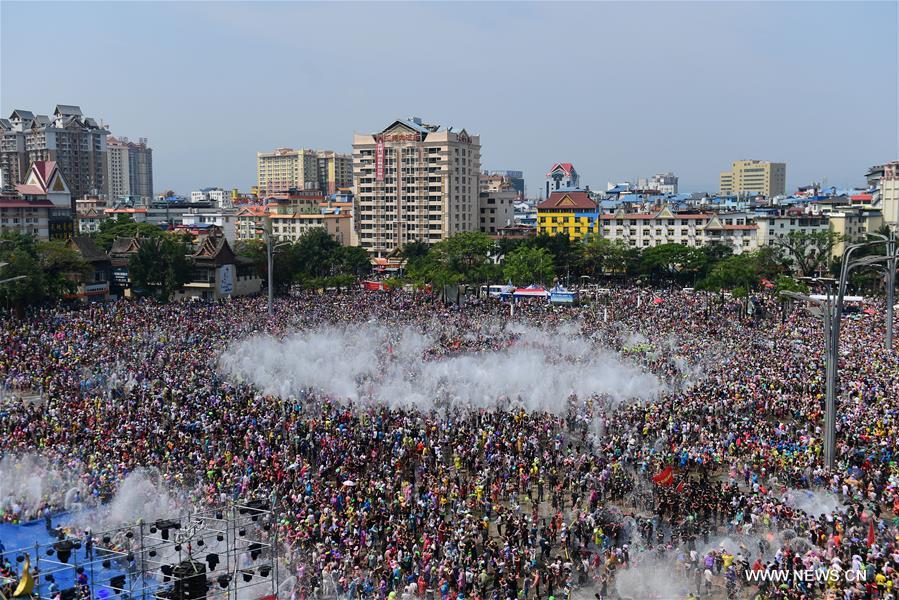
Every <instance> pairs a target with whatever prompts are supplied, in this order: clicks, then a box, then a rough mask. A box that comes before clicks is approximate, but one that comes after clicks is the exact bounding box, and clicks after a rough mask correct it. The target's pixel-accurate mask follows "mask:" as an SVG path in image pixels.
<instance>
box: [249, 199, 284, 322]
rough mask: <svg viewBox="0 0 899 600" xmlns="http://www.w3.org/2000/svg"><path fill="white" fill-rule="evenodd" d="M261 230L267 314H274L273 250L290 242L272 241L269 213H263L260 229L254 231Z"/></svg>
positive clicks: (271, 315) (270, 315)
mask: <svg viewBox="0 0 899 600" xmlns="http://www.w3.org/2000/svg"><path fill="white" fill-rule="evenodd" d="M260 231H261V233H262V235H263V237H264V239H265V258H266V263H267V266H268V316H269V317H273V316H275V306H274V299H275V279H274V277H275V261H274V255H275V251H276V250H277V249H278V248H280V247H282V246H287V245H289V244H290V242H286V241H284V242H273V240H272V217H271V215H268V214H267V215H265V216H264V217H263V221H262V229H261V230H260V229H257V230H256V232H257V233H259V232H260Z"/></svg>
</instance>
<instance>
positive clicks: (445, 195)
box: [353, 118, 481, 257]
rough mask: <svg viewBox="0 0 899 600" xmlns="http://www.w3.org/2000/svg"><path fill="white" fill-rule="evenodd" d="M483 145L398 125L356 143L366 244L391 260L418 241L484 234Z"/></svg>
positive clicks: (472, 138)
mask: <svg viewBox="0 0 899 600" xmlns="http://www.w3.org/2000/svg"><path fill="white" fill-rule="evenodd" d="M480 170H481V143H480V137H479V136H477V135H470V134H469V133H468V132H466V131H465V130H464V129H462V130H461V131H458V132H455V131H453V128H452V127H450V128H441V127H440V126H437V125H428V124H426V123H422V122H421V119H418V118H410V119H404V120H397V121H394V122H393V123H391V124H390V125H389V126H388V127H387V128H385V129H384V130H382V131H380V132H378V133H373V134H356V135H355V136H354V137H353V180H354V182H355V188H356V196H355V197H356V215H357V228H358V233H359V244H360V245H361V246H362V247H363V248H365V249H366V250H367V251H368V252H369V253H370V254H371V255H372V256H377V257H384V256H387V255H388V254H390V253H391V252H394V251H395V250H397V249H398V248H401V247H402V246H403V245H405V244H407V243H409V242H412V241H422V242H426V243H429V244H434V243H436V242H439V241H440V240H443V239H446V238H447V237H449V236H451V235H453V234H455V233H460V232H463V231H477V230H478V228H479V218H478V215H479V213H478V178H479V175H480Z"/></svg>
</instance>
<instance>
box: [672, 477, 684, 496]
mask: <svg viewBox="0 0 899 600" xmlns="http://www.w3.org/2000/svg"><path fill="white" fill-rule="evenodd" d="M684 482H685V480H684V479H681V480H680V483H678V484H677V487H676V488H674V491H676V492H677V493H678V494H683V493H684Z"/></svg>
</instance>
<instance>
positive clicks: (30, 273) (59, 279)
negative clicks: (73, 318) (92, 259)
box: [0, 231, 89, 312]
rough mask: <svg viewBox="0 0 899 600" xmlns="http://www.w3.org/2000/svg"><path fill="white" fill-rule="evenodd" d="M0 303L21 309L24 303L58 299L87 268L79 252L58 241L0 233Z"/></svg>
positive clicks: (24, 305)
mask: <svg viewBox="0 0 899 600" xmlns="http://www.w3.org/2000/svg"><path fill="white" fill-rule="evenodd" d="M0 263H7V264H6V265H4V266H3V267H0V280H7V279H13V278H16V277H22V278H21V279H17V280H16V281H8V282H7V283H3V284H0V303H2V304H4V305H5V306H7V307H8V308H12V309H14V310H16V311H18V312H21V311H22V310H23V309H24V308H25V307H26V306H29V305H33V304H40V303H42V302H52V301H55V300H59V299H60V298H62V297H63V296H64V295H65V294H70V293H72V292H74V291H75V288H76V287H77V285H78V282H77V280H78V277H79V276H80V275H83V274H85V273H86V272H87V271H88V270H89V267H88V265H87V263H85V262H84V260H83V259H82V257H81V255H80V254H78V252H76V251H75V250H72V249H71V248H69V247H68V245H67V244H66V243H65V242H63V241H59V240H53V241H38V240H37V239H35V237H34V236H31V235H24V234H22V233H20V232H17V231H8V232H4V233H2V234H0Z"/></svg>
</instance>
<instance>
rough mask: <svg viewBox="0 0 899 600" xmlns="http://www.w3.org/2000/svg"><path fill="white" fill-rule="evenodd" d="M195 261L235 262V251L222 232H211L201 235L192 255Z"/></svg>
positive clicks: (224, 263)
mask: <svg viewBox="0 0 899 600" xmlns="http://www.w3.org/2000/svg"><path fill="white" fill-rule="evenodd" d="M191 258H193V259H194V261H195V262H207V261H208V262H212V263H215V264H217V265H227V264H234V263H235V255H234V251H233V250H232V249H231V245H230V244H228V240H226V239H225V237H224V236H222V235H220V234H210V235H204V236H202V237H200V239H199V240H198V241H197V247H196V250H194V253H193V254H192V255H191Z"/></svg>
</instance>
